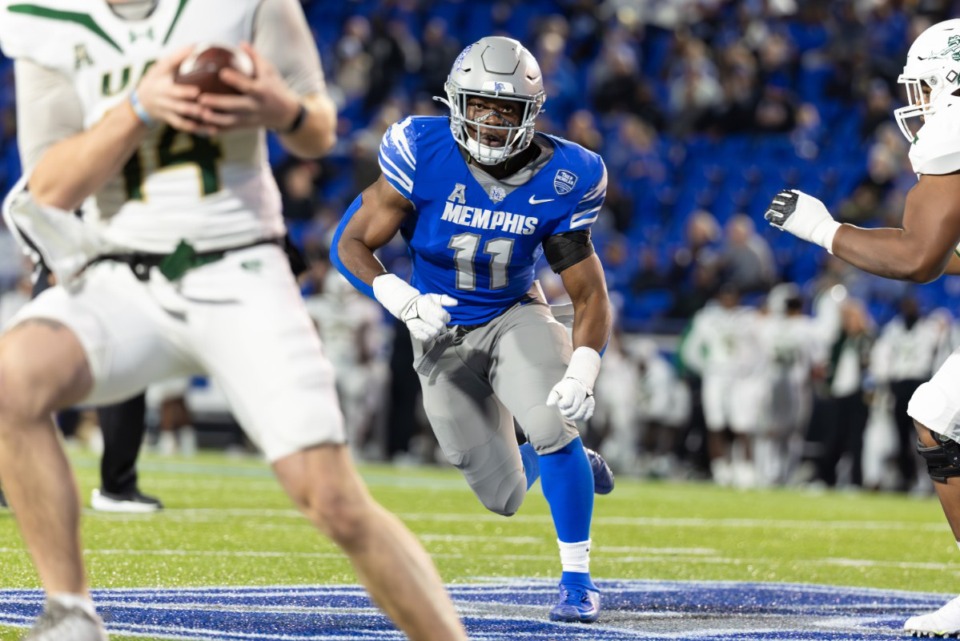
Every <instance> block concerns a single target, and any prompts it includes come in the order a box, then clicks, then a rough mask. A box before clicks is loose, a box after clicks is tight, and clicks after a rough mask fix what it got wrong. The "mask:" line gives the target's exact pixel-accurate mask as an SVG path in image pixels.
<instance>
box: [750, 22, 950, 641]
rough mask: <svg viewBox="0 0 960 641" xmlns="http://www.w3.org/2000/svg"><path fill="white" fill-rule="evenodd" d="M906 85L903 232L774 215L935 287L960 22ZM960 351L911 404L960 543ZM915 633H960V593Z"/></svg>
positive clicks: (925, 44) (919, 47)
mask: <svg viewBox="0 0 960 641" xmlns="http://www.w3.org/2000/svg"><path fill="white" fill-rule="evenodd" d="M899 82H900V83H901V84H903V85H905V86H906V90H907V100H908V103H909V104H908V105H906V106H904V107H901V108H899V109H897V110H896V111H895V112H894V115H895V117H896V120H897V124H899V125H900V129H901V131H902V132H903V134H904V135H905V136H906V137H907V140H909V141H910V143H911V145H912V146H911V147H910V162H911V163H912V165H913V170H914V171H915V172H916V173H917V174H918V176H919V179H918V181H917V184H916V185H915V186H914V187H913V188H912V189H911V190H910V192H909V193H908V194H907V198H906V202H905V203H904V212H903V222H902V227H900V228H884V229H862V228H859V227H855V226H853V225H849V224H843V225H841V224H840V223H838V222H837V221H835V220H834V219H833V217H832V216H831V215H830V212H828V211H827V209H826V207H824V205H823V203H822V202H820V201H819V200H817V199H816V198H814V197H812V196H809V195H807V194H805V193H802V192H799V191H796V190H785V191H781V192H780V193H779V194H777V195H776V196H775V197H774V199H773V202H772V203H771V204H770V208H769V210H768V211H767V213H766V219H767V220H768V221H770V223H771V224H772V225H774V226H775V227H778V228H780V229H784V230H786V231H788V232H790V233H791V234H794V235H795V236H797V237H799V238H802V239H803V240H807V241H810V242H812V243H816V244H818V245H820V246H822V247H824V248H826V249H827V251H829V252H830V253H832V254H833V255H835V256H837V257H838V258H842V259H843V260H845V261H847V262H848V263H850V264H852V265H854V266H856V267H859V268H860V269H863V270H864V271H867V272H870V273H872V274H877V275H878V276H885V277H887V278H896V279H900V280H909V281H914V282H918V283H926V282H929V281H932V280H934V279H936V278H937V277H939V276H940V275H941V274H944V273H947V274H960V257H958V256H957V255H956V253H955V252H956V250H957V249H958V243H960V97H957V93H958V92H960V20H946V21H944V22H940V23H937V24H935V25H933V26H932V27H930V28H928V29H927V30H926V31H924V32H923V33H921V34H920V35H919V36H918V37H917V39H916V40H915V41H914V43H913V45H911V47H910V50H909V51H908V52H907V61H906V64H905V65H904V68H903V73H902V74H901V75H900V78H899ZM958 383H960V353H958V352H954V353H953V354H952V355H951V356H950V357H949V358H948V359H947V360H946V362H945V363H944V364H943V365H942V366H941V367H940V369H939V370H938V371H937V372H936V373H935V374H934V375H933V378H932V379H931V380H929V381H928V382H926V383H924V384H923V385H921V386H920V387H919V388H918V389H917V391H916V392H915V393H914V395H913V397H912V398H911V399H910V403H909V406H908V408H907V411H908V413H909V414H910V416H911V417H912V418H913V419H914V424H915V426H916V429H917V434H918V436H919V440H918V443H917V451H918V452H919V453H920V455H921V456H922V457H923V458H924V459H926V462H927V466H928V469H929V473H930V476H931V478H933V480H934V481H935V484H934V485H935V487H936V490H937V496H938V497H939V498H940V504H941V506H942V507H943V511H944V514H945V515H946V517H947V521H948V522H949V523H950V528H951V529H952V530H953V535H954V538H955V539H956V540H957V545H958V546H960V423H958V421H957V418H956V417H957V416H958V414H960V386H958ZM904 628H905V629H906V631H908V632H910V633H912V634H914V635H924V636H945V635H955V634H958V633H960V597H957V598H956V599H954V600H952V601H950V602H949V603H947V604H946V605H945V606H943V607H942V608H941V609H940V610H938V611H936V612H934V613H931V614H927V615H923V616H915V617H911V618H910V619H908V620H907V622H906V623H905V625H904Z"/></svg>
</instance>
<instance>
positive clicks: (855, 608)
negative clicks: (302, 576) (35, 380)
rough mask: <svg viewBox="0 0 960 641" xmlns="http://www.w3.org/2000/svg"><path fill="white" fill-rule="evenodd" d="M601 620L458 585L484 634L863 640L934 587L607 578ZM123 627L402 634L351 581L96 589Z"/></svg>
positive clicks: (28, 610)
mask: <svg viewBox="0 0 960 641" xmlns="http://www.w3.org/2000/svg"><path fill="white" fill-rule="evenodd" d="M600 588H601V590H602V591H603V602H604V610H603V613H602V615H601V618H600V622H599V623H598V624H594V625H570V624H556V623H550V622H549V621H547V620H546V616H547V611H548V609H549V607H550V605H552V603H553V600H554V598H555V594H556V586H555V584H554V583H553V582H546V581H509V582H504V583H490V584H483V585H457V586H451V587H450V592H451V594H452V596H453V598H454V600H455V601H456V603H457V608H458V609H459V611H460V613H461V615H462V616H463V618H464V621H465V622H466V625H467V628H468V631H469V633H470V638H471V639H472V640H474V641H517V640H518V639H523V638H536V639H549V640H550V641H587V640H590V641H635V640H640V639H643V640H645V641H651V640H658V639H662V640H666V639H671V640H676V639H696V640H698V641H731V640H733V639H737V640H738V641H775V640H778V639H782V640H790V641H802V640H811V641H814V640H817V641H819V640H829V641H854V640H858V641H862V640H864V639H889V638H891V637H895V636H899V635H900V634H902V633H901V632H900V629H901V626H902V625H903V622H904V621H905V620H906V618H907V617H908V616H910V615H912V614H916V613H919V612H926V611H931V610H935V609H937V608H939V607H940V606H941V605H943V603H945V602H946V601H947V599H948V598H949V597H947V596H944V595H936V594H922V593H915V592H898V591H888V590H873V589H866V588H837V587H827V586H817V585H800V584H784V583H732V582H731V583H695V582H665V581H604V582H600ZM94 598H95V600H96V602H97V605H98V608H99V610H100V612H101V614H102V615H103V616H104V618H105V619H106V621H107V628H108V630H109V631H110V632H113V633H116V634H125V635H129V636H150V637H155V638H176V639H218V640H219V639H237V640H241V639H242V640H245V641H250V640H254V639H262V640H264V641H267V640H277V641H286V640H291V641H293V640H295V641H358V640H359V641H374V640H376V641H402V640H403V639H404V638H405V637H404V636H403V635H401V634H400V633H399V632H397V631H396V630H395V629H394V628H393V626H392V625H391V624H390V622H389V621H388V620H387V619H386V618H385V617H384V616H383V615H381V614H380V613H379V611H378V610H376V609H375V608H374V607H373V606H372V604H371V602H370V600H369V599H368V598H367V596H366V594H365V593H364V592H363V590H361V589H360V588H358V587H353V586H320V587H309V586H294V587H289V586H287V587H258V588H247V587H238V588H183V589H179V588H177V589H155V590H154V589H119V590H96V591H94ZM42 603H43V595H42V594H41V593H40V592H38V591H34V590H0V624H3V625H13V626H24V627H25V626H28V625H30V623H31V622H32V620H33V619H34V618H35V617H36V616H37V615H38V614H39V612H40V608H41V606H42Z"/></svg>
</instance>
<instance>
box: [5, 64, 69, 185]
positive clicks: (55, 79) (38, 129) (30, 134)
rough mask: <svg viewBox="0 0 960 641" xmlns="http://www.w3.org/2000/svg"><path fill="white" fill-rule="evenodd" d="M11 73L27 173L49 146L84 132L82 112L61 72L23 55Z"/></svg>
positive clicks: (18, 135) (23, 159) (21, 153)
mask: <svg viewBox="0 0 960 641" xmlns="http://www.w3.org/2000/svg"><path fill="white" fill-rule="evenodd" d="M13 72H14V78H15V82H16V88H17V140H18V143H19V146H20V163H21V164H22V165H23V173H24V174H25V175H30V173H31V172H32V171H33V168H34V167H36V166H37V163H38V162H39V161H40V158H41V156H43V154H44V152H45V151H46V150H47V149H49V148H50V146H52V145H53V144H54V143H57V142H59V141H61V140H63V139H64V138H69V137H70V136H73V135H74V134H78V133H80V132H81V131H83V129H84V127H83V111H82V109H81V106H80V98H79V96H77V92H76V90H75V89H74V88H73V84H72V83H71V82H70V79H69V78H67V77H66V76H64V75H63V74H62V73H60V72H58V71H54V70H52V69H48V68H47V67H43V66H41V65H39V64H37V63H35V62H33V61H31V60H28V59H26V58H18V59H17V61H16V62H15V63H14V67H13Z"/></svg>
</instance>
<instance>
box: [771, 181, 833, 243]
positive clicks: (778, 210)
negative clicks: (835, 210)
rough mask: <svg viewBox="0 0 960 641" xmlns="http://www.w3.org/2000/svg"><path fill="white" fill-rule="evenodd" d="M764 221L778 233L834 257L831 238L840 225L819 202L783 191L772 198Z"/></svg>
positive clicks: (806, 195)
mask: <svg viewBox="0 0 960 641" xmlns="http://www.w3.org/2000/svg"><path fill="white" fill-rule="evenodd" d="M763 217H764V218H766V219H767V222H769V223H770V224H771V225H773V226H774V227H776V228H777V229H779V230H781V231H784V230H786V231H788V232H790V233H791V234H793V235H794V236H796V237H797V238H800V239H802V240H806V241H809V242H811V243H815V244H817V245H820V246H821V247H823V248H825V249H826V250H827V251H828V252H830V253H831V254H832V253H833V237H834V236H835V235H836V233H837V230H838V229H839V228H840V223H838V222H837V221H835V220H834V219H833V216H831V215H830V212H829V211H828V210H827V208H826V206H825V205H824V204H823V203H822V202H820V200H819V199H817V198H814V197H813V196H810V195H808V194H805V193H803V192H802V191H798V190H796V189H784V190H783V191H781V192H780V193H778V194H777V195H776V196H774V197H773V201H772V202H771V203H770V206H769V208H768V209H767V213H765V214H764V215H763Z"/></svg>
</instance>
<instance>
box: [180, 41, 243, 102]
mask: <svg viewBox="0 0 960 641" xmlns="http://www.w3.org/2000/svg"><path fill="white" fill-rule="evenodd" d="M227 67H231V68H233V69H236V70H237V71H239V72H240V73H243V74H245V75H247V76H252V75H253V61H252V60H250V56H248V55H247V54H246V53H245V52H243V51H242V50H240V49H237V48H235V47H228V46H225V45H214V44H203V45H197V46H196V47H195V48H194V50H193V51H192V52H191V53H190V55H189V56H188V57H187V58H186V59H185V60H184V61H183V62H181V63H180V67H179V68H178V69H177V72H176V74H174V82H177V83H179V84H186V85H194V86H196V87H199V88H200V91H201V92H203V93H218V94H236V93H238V92H237V90H236V89H234V88H233V87H231V86H230V85H228V84H227V83H225V82H223V80H221V79H220V70H221V69H225V68H227Z"/></svg>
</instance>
